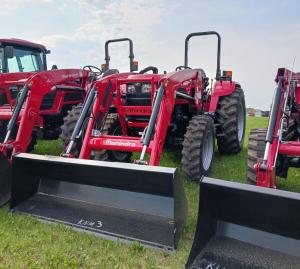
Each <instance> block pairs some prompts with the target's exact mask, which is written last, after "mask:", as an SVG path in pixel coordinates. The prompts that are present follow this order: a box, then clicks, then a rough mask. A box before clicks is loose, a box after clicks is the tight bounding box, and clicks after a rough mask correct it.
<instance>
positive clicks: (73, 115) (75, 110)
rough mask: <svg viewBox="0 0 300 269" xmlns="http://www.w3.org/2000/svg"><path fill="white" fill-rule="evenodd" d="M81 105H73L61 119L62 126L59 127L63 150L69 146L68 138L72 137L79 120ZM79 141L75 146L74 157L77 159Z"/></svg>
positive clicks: (79, 146)
mask: <svg viewBox="0 0 300 269" xmlns="http://www.w3.org/2000/svg"><path fill="white" fill-rule="evenodd" d="M82 107H83V105H82V104H79V105H75V106H73V107H72V109H71V110H69V111H68V112H67V115H66V116H65V117H64V118H63V121H64V123H63V125H62V126H61V134H60V136H59V137H60V139H61V140H62V145H61V146H62V149H63V150H64V149H65V148H66V147H67V145H68V144H69V141H70V138H71V136H72V133H73V130H74V128H75V125H76V122H77V121H78V119H79V116H80V112H81V110H82ZM80 142H81V141H78V142H77V144H76V150H75V153H74V154H75V156H76V157H78V155H79V152H80V149H81V143H80Z"/></svg>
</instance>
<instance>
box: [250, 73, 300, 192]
mask: <svg viewBox="0 0 300 269" xmlns="http://www.w3.org/2000/svg"><path fill="white" fill-rule="evenodd" d="M275 81H276V82H277V87H276V89H275V92H274V97H273V103H272V107H271V111H270V117H269V124H268V128H267V129H254V130H251V132H250V135H249V148H248V170H247V181H248V183H251V184H255V185H258V186H261V187H268V188H276V176H279V177H284V178H286V177H287V175H288V168H289V167H297V168H299V167H300V142H299V138H300V133H299V124H300V73H294V72H291V71H290V70H288V69H285V68H279V69H278V72H277V75H276V79H275Z"/></svg>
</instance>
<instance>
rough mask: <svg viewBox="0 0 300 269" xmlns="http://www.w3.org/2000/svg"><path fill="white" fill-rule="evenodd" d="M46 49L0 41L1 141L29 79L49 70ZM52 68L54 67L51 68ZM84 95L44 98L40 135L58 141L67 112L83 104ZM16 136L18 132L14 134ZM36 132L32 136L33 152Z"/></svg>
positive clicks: (51, 95)
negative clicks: (37, 73)
mask: <svg viewBox="0 0 300 269" xmlns="http://www.w3.org/2000/svg"><path fill="white" fill-rule="evenodd" d="M49 53H50V51H49V50H47V49H46V47H45V46H43V45H40V44H36V43H32V42H29V41H25V40H20V39H0V58H1V60H0V63H1V64H0V67H1V73H0V138H1V140H3V139H4V135H5V132H6V128H7V124H8V121H9V120H10V118H11V117H12V114H13V110H14V107H15V105H16V100H17V97H18V95H19V94H20V92H21V89H22V88H23V87H24V84H25V82H26V80H27V79H28V78H29V77H31V76H32V75H34V74H35V73H36V72H41V71H45V70H47V60H46V55H47V54H49ZM52 68H55V66H54V67H52ZM83 98H84V94H83V93H69V92H60V93H56V92H50V93H47V94H46V95H45V96H44V99H43V102H42V104H41V108H40V110H41V111H40V115H41V117H40V121H39V123H38V125H39V127H41V128H40V129H39V131H40V132H39V136H40V137H44V138H47V139H57V138H58V136H59V134H60V125H62V123H63V122H62V118H63V117H64V116H65V115H66V112H67V111H68V110H69V109H71V107H72V106H73V105H75V104H78V103H80V102H83ZM14 132H15V133H16V130H15V131H14ZM36 135H37V134H36V133H34V134H33V136H32V145H31V147H30V149H32V147H33V145H34V143H35V140H36Z"/></svg>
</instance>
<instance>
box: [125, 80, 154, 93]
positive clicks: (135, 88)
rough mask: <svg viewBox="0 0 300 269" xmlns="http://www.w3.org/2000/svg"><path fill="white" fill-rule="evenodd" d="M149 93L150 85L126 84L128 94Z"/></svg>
mask: <svg viewBox="0 0 300 269" xmlns="http://www.w3.org/2000/svg"><path fill="white" fill-rule="evenodd" d="M150 92H151V83H140V82H135V83H132V84H127V93H128V94H143V93H150Z"/></svg>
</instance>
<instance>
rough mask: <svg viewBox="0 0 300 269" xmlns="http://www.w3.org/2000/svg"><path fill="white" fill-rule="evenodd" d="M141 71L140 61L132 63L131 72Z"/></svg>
mask: <svg viewBox="0 0 300 269" xmlns="http://www.w3.org/2000/svg"><path fill="white" fill-rule="evenodd" d="M138 70H139V62H138V61H133V62H132V67H131V70H130V71H132V72H133V71H138Z"/></svg>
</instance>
